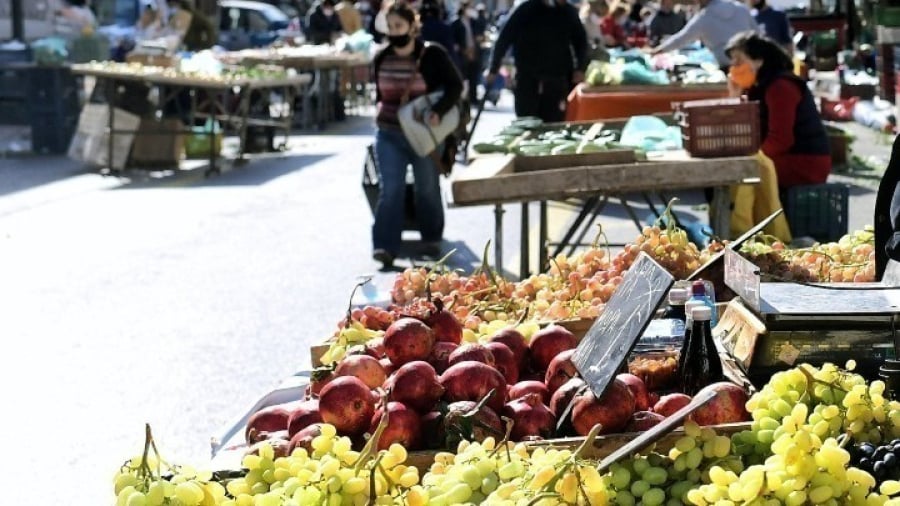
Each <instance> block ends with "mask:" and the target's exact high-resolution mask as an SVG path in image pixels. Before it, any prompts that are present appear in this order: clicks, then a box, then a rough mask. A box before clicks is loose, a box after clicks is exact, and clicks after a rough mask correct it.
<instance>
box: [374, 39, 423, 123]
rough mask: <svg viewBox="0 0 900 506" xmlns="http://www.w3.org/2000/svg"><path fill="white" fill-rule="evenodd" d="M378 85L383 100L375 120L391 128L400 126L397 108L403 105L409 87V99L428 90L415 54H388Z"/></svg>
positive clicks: (382, 62)
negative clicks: (417, 67) (417, 65)
mask: <svg viewBox="0 0 900 506" xmlns="http://www.w3.org/2000/svg"><path fill="white" fill-rule="evenodd" d="M377 86H378V91H379V93H380V95H381V101H379V102H378V113H377V115H376V117H375V121H376V122H377V123H378V126H380V127H389V128H390V127H393V128H397V127H399V126H400V121H399V120H398V119H397V110H398V109H400V106H402V105H403V104H402V102H403V95H404V94H406V90H407V89H408V90H409V97H408V98H409V100H412V99H414V98H416V97H420V96H422V95H424V94H425V93H426V91H427V85H426V84H425V79H424V78H423V77H422V74H421V73H420V72H419V71H418V70H417V69H416V59H415V57H414V56H413V55H409V56H398V55H396V54H389V55H386V56H385V57H384V59H383V60H382V61H381V66H380V67H379V72H378V83H377Z"/></svg>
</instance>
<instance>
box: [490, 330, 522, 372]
mask: <svg viewBox="0 0 900 506" xmlns="http://www.w3.org/2000/svg"><path fill="white" fill-rule="evenodd" d="M488 341H489V342H491V343H503V344H505V345H506V346H508V347H509V349H510V351H512V352H513V356H515V357H516V363H517V364H518V365H519V371H523V370H524V369H525V367H526V366H527V365H528V344H527V343H526V341H525V336H523V335H522V333H521V332H519V331H518V330H516V328H515V327H513V326H509V327H506V328H505V329H502V330H500V331H498V332H497V333H496V334H494V335H492V336H491V337H490V338H489V339H488Z"/></svg>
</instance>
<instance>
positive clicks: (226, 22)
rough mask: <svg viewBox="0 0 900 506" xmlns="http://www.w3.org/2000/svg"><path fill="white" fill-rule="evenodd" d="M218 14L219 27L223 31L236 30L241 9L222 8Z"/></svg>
mask: <svg viewBox="0 0 900 506" xmlns="http://www.w3.org/2000/svg"><path fill="white" fill-rule="evenodd" d="M219 16H220V21H221V23H220V29H221V30H222V31H223V32H225V31H231V30H237V29H238V27H239V26H240V20H241V10H240V9H236V8H234V7H232V8H230V9H223V10H222V12H221V14H219Z"/></svg>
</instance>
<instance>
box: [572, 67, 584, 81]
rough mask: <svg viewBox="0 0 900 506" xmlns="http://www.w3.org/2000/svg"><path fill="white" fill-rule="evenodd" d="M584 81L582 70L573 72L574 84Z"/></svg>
mask: <svg viewBox="0 0 900 506" xmlns="http://www.w3.org/2000/svg"><path fill="white" fill-rule="evenodd" d="M583 82H584V72H582V71H580V70H576V71H575V72H572V83H573V84H579V83H583Z"/></svg>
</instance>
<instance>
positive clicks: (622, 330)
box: [572, 253, 675, 397]
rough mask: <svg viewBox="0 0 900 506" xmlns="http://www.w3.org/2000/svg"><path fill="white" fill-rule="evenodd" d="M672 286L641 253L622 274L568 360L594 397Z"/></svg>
mask: <svg viewBox="0 0 900 506" xmlns="http://www.w3.org/2000/svg"><path fill="white" fill-rule="evenodd" d="M674 282H675V279H674V278H673V277H672V275H671V274H669V271H667V270H666V269H664V268H663V267H662V266H660V265H659V264H658V263H656V262H655V261H654V260H653V259H652V258H650V257H649V256H648V255H646V254H645V253H641V254H640V255H639V256H638V258H637V260H635V262H634V265H632V266H631V268H630V269H628V272H626V273H625V278H624V279H623V280H622V284H621V285H619V287H618V288H616V291H615V292H614V293H613V296H612V298H611V299H610V300H609V302H608V303H607V304H606V308H604V310H603V313H602V314H601V315H600V317H599V318H597V321H595V322H594V324H593V325H592V326H591V328H590V330H588V333H587V335H585V337H584V339H582V341H581V343H580V344H579V345H578V348H577V349H576V350H575V355H574V357H572V362H573V363H574V364H575V367H576V368H577V369H578V372H579V373H581V377H582V378H584V380H585V382H586V383H587V384H588V386H590V388H591V391H592V392H594V395H596V396H597V397H600V396H601V395H603V392H604V391H605V390H606V388H607V387H608V386H609V384H610V382H612V380H613V378H615V377H616V374H617V373H618V372H619V368H620V367H621V366H622V364H623V363H625V360H626V359H627V358H628V354H629V353H631V350H632V349H634V346H635V344H637V342H638V340H639V339H640V338H641V335H642V334H643V333H644V330H646V328H647V325H649V324H650V320H652V319H653V316H654V314H655V313H656V310H657V308H658V307H659V305H660V303H661V302H662V301H663V299H665V297H666V295H667V294H668V292H669V288H671V287H672V284H673V283H674Z"/></svg>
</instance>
